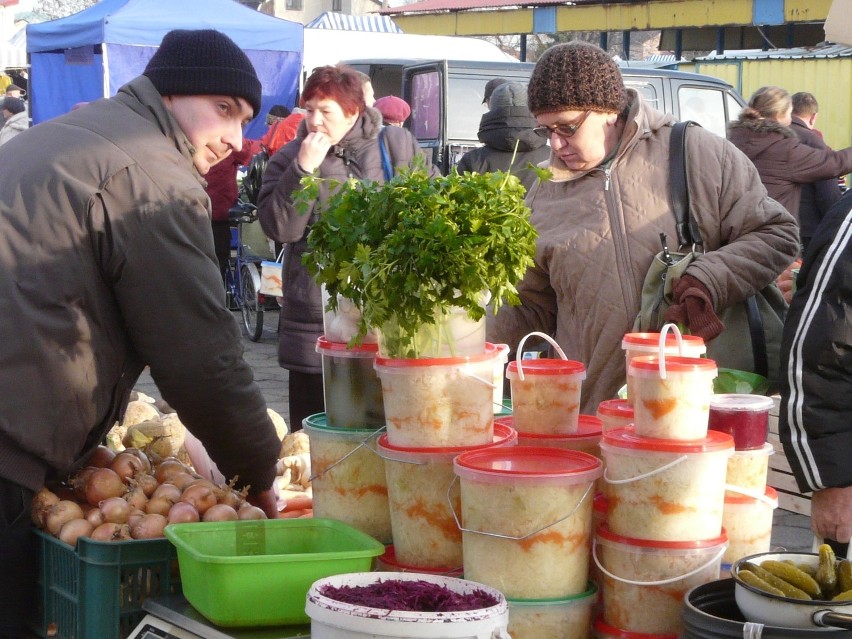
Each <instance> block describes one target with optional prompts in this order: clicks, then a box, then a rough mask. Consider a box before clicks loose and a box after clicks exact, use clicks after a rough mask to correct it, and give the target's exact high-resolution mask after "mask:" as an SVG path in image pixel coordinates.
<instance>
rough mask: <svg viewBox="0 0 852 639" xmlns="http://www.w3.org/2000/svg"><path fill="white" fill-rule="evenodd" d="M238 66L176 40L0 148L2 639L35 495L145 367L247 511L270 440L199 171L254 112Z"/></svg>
mask: <svg viewBox="0 0 852 639" xmlns="http://www.w3.org/2000/svg"><path fill="white" fill-rule="evenodd" d="M260 100H261V84H260V81H259V80H258V78H257V74H256V73H255V71H254V68H253V67H252V64H251V62H250V61H249V59H248V57H247V56H246V55H245V53H243V51H242V50H241V49H240V48H239V47H238V46H237V45H236V44H235V43H234V42H233V41H232V40H231V39H230V38H228V37H227V36H225V35H224V34H222V33H219V32H217V31H214V30H199V31H182V30H178V31H171V32H169V33H167V34H166V35H165V37H164V38H163V41H162V43H161V45H160V47H159V49H158V50H157V51H156V53H155V54H154V56H153V57H152V58H151V60H150V62H149V63H148V65H147V66H146V67H145V70H144V72H143V74H142V75H141V76H139V77H137V78H135V79H133V80H131V81H130V82H128V83H127V84H126V85H124V86H122V87H121V88H120V89H119V90H118V93H117V94H116V95H115V96H114V97H112V98H109V99H106V100H98V101H96V102H92V103H90V104H88V105H86V106H83V107H82V108H80V109H76V110H74V111H71V112H69V113H67V114H65V115H62V116H60V117H57V118H55V119H52V120H49V121H46V122H43V123H41V124H39V125H38V126H35V127H32V128H30V129H28V130H27V131H25V132H23V133H21V134H20V135H18V136H16V137H15V138H14V139H13V140H11V141H10V142H8V143H7V144H6V145H4V146H3V148H2V149H0V153H3V154H4V155H6V154H8V156H9V157H12V158H14V162H4V163H3V170H2V171H0V307H2V308H3V313H2V314H0V397H2V398H3V408H2V410H0V565H2V566H3V579H2V580H0V637H19V636H21V635H22V634H23V623H24V621H25V620H26V619H27V618H28V616H29V613H30V611H32V610H34V608H35V607H34V603H33V599H32V596H33V587H32V584H33V581H34V580H33V576H34V574H35V570H36V554H37V553H36V549H35V548H34V546H33V542H34V539H35V536H34V535H33V534H32V532H31V530H30V526H31V523H30V499H31V497H32V496H33V494H34V493H35V491H38V490H39V489H40V488H41V487H42V486H43V485H44V484H45V481H46V480H50V479H53V478H63V477H64V476H66V475H67V474H68V473H69V472H70V471H73V470H74V469H76V468H79V467H81V466H82V465H85V463H86V460H87V458H88V457H89V456H90V455H91V453H92V452H93V451H94V449H95V447H96V446H97V445H98V444H99V443H100V442H101V441H102V440H103V438H104V435H105V434H106V433H107V432H108V431H109V430H110V428H111V427H112V426H113V425H114V424H115V423H116V421H118V420H119V419H120V418H121V417H122V414H123V413H124V409H125V407H126V406H127V402H128V397H129V395H130V391H131V389H132V388H133V385H134V384H135V382H136V380H137V378H138V377H139V374H140V373H141V372H142V370H143V368H144V367H145V366H149V367H150V373H151V376H152V378H153V379H154V381H155V382H156V384H157V386H158V388H159V390H160V392H161V393H162V397H163V399H164V400H165V401H166V402H168V403H169V404H170V405H171V406H172V407H173V408H174V409H175V410H176V411H177V413H178V414H179V415H180V418H181V421H182V422H183V424H185V425H186V427H187V428H188V429H189V430H190V431H191V432H192V433H193V434H194V435H195V436H196V437H198V439H200V440H201V441H202V443H203V444H204V447H205V448H206V450H207V452H208V453H209V455H210V457H211V458H212V459H213V461H215V462H216V464H217V466H218V467H219V469H220V470H221V471H222V473H223V474H224V475H225V476H226V477H228V478H232V477H236V478H238V479H237V483H238V485H241V486H246V487H249V500H250V501H252V502H253V503H255V504H256V505H259V506H260V507H261V508H263V510H264V511H265V512H266V514H267V515H268V516H270V517H275V516H277V514H278V509H277V495H276V494H275V492H274V490H273V479H274V478H275V465H276V462H277V460H278V454H279V451H280V447H281V442H280V440H279V437H278V435H277V434H276V431H275V428H274V426H273V424H272V421H271V420H270V418H269V416H268V413H267V408H266V402H265V401H264V398H263V396H262V394H261V391H260V389H259V387H258V386H257V385H256V384H255V382H254V379H253V375H252V371H251V368H250V367H249V365H248V364H247V363H246V362H245V361H244V359H243V355H242V353H243V348H242V345H241V339H240V332H239V329H238V327H237V324H236V322H235V321H234V318H233V315H232V314H231V313H230V312H229V311H228V309H227V308H226V307H225V293H224V290H223V288H222V281H221V278H220V275H219V269H218V265H217V263H216V255H215V252H214V249H213V237H212V233H211V230H210V203H209V199H208V197H207V195H206V193H205V192H204V178H203V176H204V174H206V173H207V171H208V170H209V168H210V167H211V166H212V165H214V164H215V163H217V162H219V161H221V160H222V159H224V158H226V157H228V155H230V154H231V153H233V152H234V151H237V150H239V149H240V148H242V144H243V139H242V129H243V126H244V125H245V124H246V123H248V122H249V121H250V120H251V119H252V118H253V117H255V116H256V115H257V114H258V111H259V110H260Z"/></svg>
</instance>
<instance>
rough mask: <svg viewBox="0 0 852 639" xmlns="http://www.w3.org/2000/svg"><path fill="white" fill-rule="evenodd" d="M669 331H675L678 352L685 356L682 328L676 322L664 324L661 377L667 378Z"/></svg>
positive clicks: (661, 334) (661, 343)
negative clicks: (667, 341) (667, 339)
mask: <svg viewBox="0 0 852 639" xmlns="http://www.w3.org/2000/svg"><path fill="white" fill-rule="evenodd" d="M669 331H672V332H673V333H674V336H675V339H676V340H677V353H678V355H680V356H683V336H682V335H681V334H680V329H679V328H678V327H677V325H675V324H663V328H661V329H660V343H659V348H660V357H659V358H658V359H659V362H660V379H665V378H666V335H667V334H668V332H669Z"/></svg>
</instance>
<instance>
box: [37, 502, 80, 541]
mask: <svg viewBox="0 0 852 639" xmlns="http://www.w3.org/2000/svg"><path fill="white" fill-rule="evenodd" d="M72 519H85V516H84V514H83V509H82V508H80V504H78V503H77V502H75V501H71V500H69V499H63V500H62V501H60V502H58V503H56V504H54V505H53V506H51V507H50V508H48V510H47V512H46V513H45V515H44V527H45V530H47V532H49V533H50V534H51V535H53V536H54V537H56V536H58V535H59V531H60V530H61V529H62V526H63V525H64V524H65V522H68V521H71V520H72Z"/></svg>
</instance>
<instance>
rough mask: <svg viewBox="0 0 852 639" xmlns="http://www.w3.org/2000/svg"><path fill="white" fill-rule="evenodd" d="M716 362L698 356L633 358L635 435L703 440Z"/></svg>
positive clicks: (631, 372) (629, 371) (631, 362)
mask: <svg viewBox="0 0 852 639" xmlns="http://www.w3.org/2000/svg"><path fill="white" fill-rule="evenodd" d="M717 374H718V369H717V368H716V362H714V361H713V360H712V359H706V358H699V357H665V358H663V359H660V358H659V357H634V358H633V359H632V360H631V361H630V368H628V369H627V378H628V379H632V380H633V390H634V397H633V411H634V414H635V417H634V421H633V425H634V426H635V427H636V434H637V435H640V436H642V437H654V438H656V439H683V440H695V439H702V438H704V437H705V436H706V435H707V420H708V416H709V414H710V399H711V398H712V397H713V380H714V379H715V378H716V375H717Z"/></svg>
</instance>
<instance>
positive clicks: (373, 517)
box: [304, 413, 393, 544]
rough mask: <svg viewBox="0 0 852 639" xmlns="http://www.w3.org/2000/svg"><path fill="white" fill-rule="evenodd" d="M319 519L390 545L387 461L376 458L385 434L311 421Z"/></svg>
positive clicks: (306, 424)
mask: <svg viewBox="0 0 852 639" xmlns="http://www.w3.org/2000/svg"><path fill="white" fill-rule="evenodd" d="M304 429H305V432H306V433H307V434H308V439H309V440H310V449H311V472H312V473H313V477H312V478H311V489H312V492H313V509H314V517H329V518H332V519H337V520H339V521H342V522H344V523H346V524H349V525H350V526H352V527H353V528H357V529H358V530H360V531H361V532H364V533H366V534H368V535H370V536H371V537H375V538H376V539H378V540H379V541H380V542H382V543H385V544H388V543H390V542H391V540H392V539H393V537H392V535H391V518H390V509H389V507H388V487H387V481H386V479H385V461H384V460H383V459H382V458H381V457H380V456H379V455H378V454H377V453H376V452H375V448H376V439H377V438H378V436H379V434H380V433H381V432H382V431H381V429H357V428H331V427H329V426H328V422H327V420H326V417H325V414H324V413H318V414H316V415H311V416H309V417H307V418H306V419H305V421H304Z"/></svg>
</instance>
